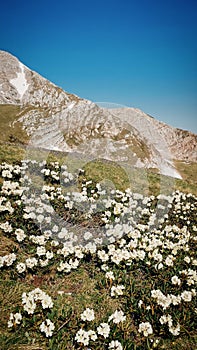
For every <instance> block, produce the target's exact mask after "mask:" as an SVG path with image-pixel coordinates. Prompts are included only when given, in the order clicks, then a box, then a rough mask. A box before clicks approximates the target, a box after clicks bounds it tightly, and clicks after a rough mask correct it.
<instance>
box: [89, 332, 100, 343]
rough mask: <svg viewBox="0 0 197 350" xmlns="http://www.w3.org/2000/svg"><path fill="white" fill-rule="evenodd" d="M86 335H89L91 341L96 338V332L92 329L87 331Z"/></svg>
mask: <svg viewBox="0 0 197 350" xmlns="http://www.w3.org/2000/svg"><path fill="white" fill-rule="evenodd" d="M88 335H89V337H90V339H91V340H93V341H95V340H96V339H97V338H98V337H97V335H96V332H95V331H92V330H89V331H88Z"/></svg>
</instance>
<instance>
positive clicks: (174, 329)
mask: <svg viewBox="0 0 197 350" xmlns="http://www.w3.org/2000/svg"><path fill="white" fill-rule="evenodd" d="M169 331H170V333H172V334H173V335H175V336H176V335H179V333H180V324H179V323H178V324H177V325H176V327H173V326H170V327H169Z"/></svg>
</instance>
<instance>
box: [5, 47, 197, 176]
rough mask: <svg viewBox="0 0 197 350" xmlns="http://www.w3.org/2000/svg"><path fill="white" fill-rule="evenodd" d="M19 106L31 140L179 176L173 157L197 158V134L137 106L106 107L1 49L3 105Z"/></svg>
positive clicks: (17, 119)
mask: <svg viewBox="0 0 197 350" xmlns="http://www.w3.org/2000/svg"><path fill="white" fill-rule="evenodd" d="M1 104H4V105H5V104H6V105H10V104H12V105H18V106H20V112H19V113H18V114H17V115H16V121H19V122H21V123H22V127H23V129H24V130H25V131H26V134H27V135H28V137H29V144H30V145H32V146H35V147H41V148H44V149H49V150H58V151H64V152H73V151H74V152H78V153H79V154H81V155H86V156H87V157H89V158H90V159H95V158H105V159H109V160H113V161H118V162H122V163H126V164H128V165H129V166H137V167H145V168H157V169H159V171H160V172H161V173H162V174H164V175H170V176H172V177H179V178H180V175H179V173H178V172H177V170H176V168H175V166H174V164H173V159H184V160H188V159H189V160H192V161H197V155H196V144H197V143H196V138H197V136H196V135H194V134H192V133H190V132H186V131H183V130H179V129H175V128H172V127H170V126H168V125H166V124H164V123H161V122H159V121H157V120H155V119H154V118H152V117H150V116H148V115H147V114H145V113H144V112H142V111H140V110H138V109H134V108H121V109H112V110H109V109H105V108H100V107H99V106H97V105H96V104H95V103H92V102H91V101H88V100H85V99H82V98H79V97H78V96H76V95H73V94H70V93H68V92H65V91H64V90H62V89H61V88H59V87H57V86H56V85H54V84H53V83H51V82H50V81H48V80H47V79H45V78H43V77H42V76H41V75H39V74H37V73H36V72H34V71H32V70H31V69H29V68H28V67H26V66H25V65H24V64H23V63H21V62H20V61H19V60H18V59H17V58H16V57H14V56H12V55H11V54H9V53H7V52H5V51H0V105H1Z"/></svg>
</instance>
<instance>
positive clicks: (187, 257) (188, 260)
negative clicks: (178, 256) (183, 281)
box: [183, 256, 191, 264]
mask: <svg viewBox="0 0 197 350" xmlns="http://www.w3.org/2000/svg"><path fill="white" fill-rule="evenodd" d="M183 260H184V261H185V262H186V263H188V264H189V263H190V261H191V259H190V257H189V256H186V257H185V258H184V259H183Z"/></svg>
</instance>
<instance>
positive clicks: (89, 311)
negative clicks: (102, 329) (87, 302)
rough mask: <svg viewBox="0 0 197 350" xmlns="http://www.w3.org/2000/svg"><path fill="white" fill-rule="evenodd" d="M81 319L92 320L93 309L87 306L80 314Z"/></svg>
mask: <svg viewBox="0 0 197 350" xmlns="http://www.w3.org/2000/svg"><path fill="white" fill-rule="evenodd" d="M81 319H82V320H83V321H93V320H94V310H93V309H89V307H88V308H87V309H85V311H84V312H83V313H82V314H81Z"/></svg>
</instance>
